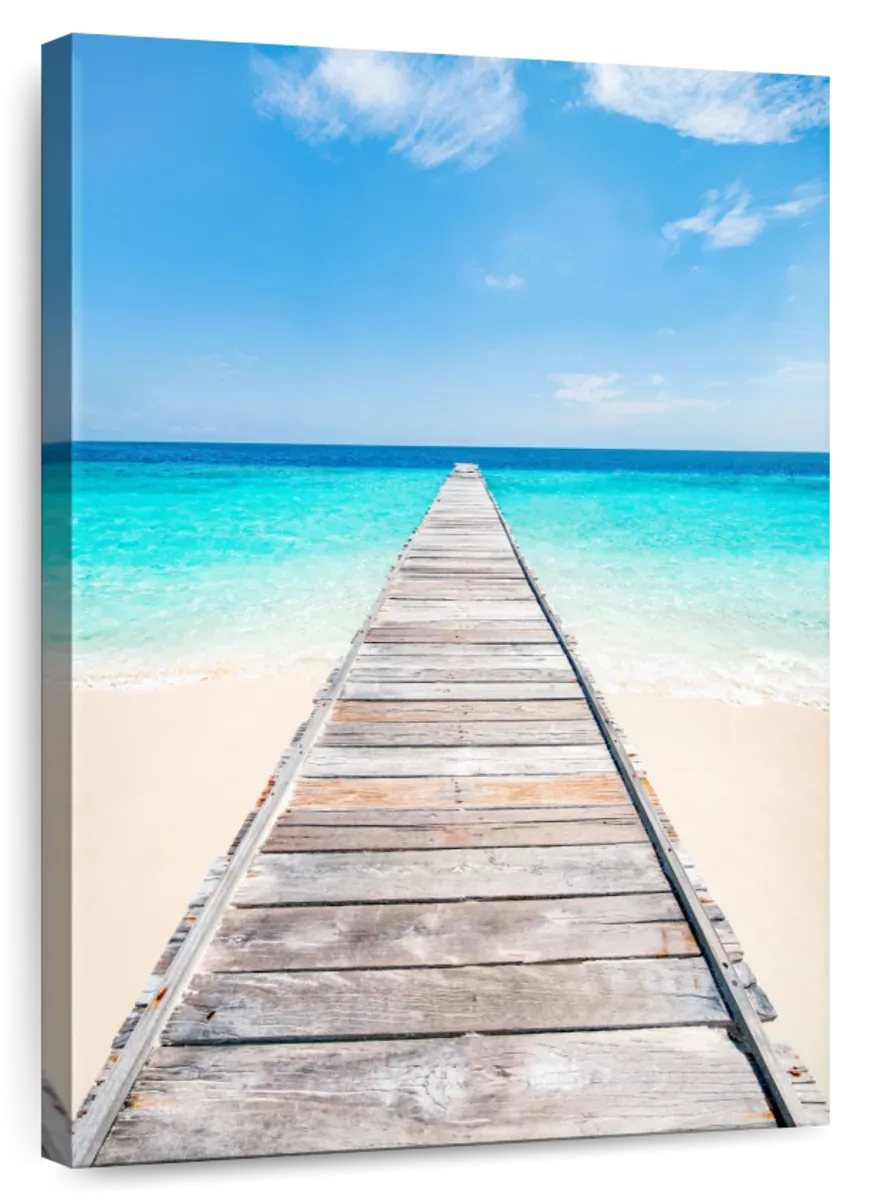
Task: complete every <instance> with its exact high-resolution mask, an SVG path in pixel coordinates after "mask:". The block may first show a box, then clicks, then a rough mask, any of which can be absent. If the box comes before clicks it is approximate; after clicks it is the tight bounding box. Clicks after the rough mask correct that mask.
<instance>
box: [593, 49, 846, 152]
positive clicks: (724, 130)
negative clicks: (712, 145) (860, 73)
mask: <svg viewBox="0 0 871 1200" xmlns="http://www.w3.org/2000/svg"><path fill="white" fill-rule="evenodd" d="M581 69H582V70H583V71H584V72H585V74H586V83H585V87H584V94H585V97H586V99H587V101H588V102H590V103H592V104H595V105H598V106H599V107H600V108H606V109H610V110H611V111H612V112H618V113H623V114H624V115H625V116H628V117H637V118H638V119H639V120H641V121H647V122H649V123H651V124H656V125H665V126H667V127H668V128H669V129H674V130H676V132H677V133H679V134H680V135H681V136H682V137H694V138H700V139H703V140H705V141H709V142H752V143H755V144H757V145H760V144H764V143H766V142H794V141H796V139H797V138H798V137H799V136H800V135H801V134H802V133H804V132H805V131H806V130H808V129H814V128H817V127H818V126H821V125H827V124H828V121H829V84H828V80H827V79H825V78H822V77H819V76H809V75H756V74H749V73H747V72H744V71H697V70H693V71H689V70H677V69H670V68H665V67H612V66H590V67H584V68H581Z"/></svg>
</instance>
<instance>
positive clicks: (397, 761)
mask: <svg viewBox="0 0 871 1200" xmlns="http://www.w3.org/2000/svg"><path fill="white" fill-rule="evenodd" d="M610 763H611V756H610V755H609V753H608V750H607V748H606V747H605V745H604V744H603V743H601V742H600V743H599V744H598V745H592V746H516V747H511V746H504V747H503V746H500V747H498V748H490V747H486V746H459V747H456V746H444V747H431V746H415V747H413V748H410V749H405V748H401V747H393V746H390V747H385V746H372V747H365V748H357V747H353V746H348V747H343V746H324V745H322V744H320V743H319V744H318V745H316V746H314V747H313V748H312V749H311V750H310V751H309V754H308V757H307V758H306V761H305V767H304V774H305V776H306V777H308V778H315V779H317V778H324V777H325V776H330V777H332V778H335V779H340V778H345V777H352V776H353V777H356V778H358V779H360V778H371V777H372V776H375V777H380V778H390V776H396V775H407V776H433V775H458V776H461V775H576V774H582V773H583V772H584V771H602V770H604V769H605V768H607V767H608V766H609V765H610Z"/></svg>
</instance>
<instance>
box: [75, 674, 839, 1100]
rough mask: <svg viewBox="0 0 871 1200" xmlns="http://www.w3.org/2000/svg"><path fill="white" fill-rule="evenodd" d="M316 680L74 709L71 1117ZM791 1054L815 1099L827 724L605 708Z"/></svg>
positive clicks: (620, 697) (823, 995) (617, 705)
mask: <svg viewBox="0 0 871 1200" xmlns="http://www.w3.org/2000/svg"><path fill="white" fill-rule="evenodd" d="M328 669H329V664H327V663H326V662H324V661H318V660H310V661H304V662H302V663H298V664H296V665H295V666H294V668H293V669H292V670H289V671H287V672H286V673H279V674H275V675H271V676H266V677H263V678H238V677H227V678H222V679H215V680H210V681H206V682H202V683H196V684H189V685H179V686H173V687H166V688H161V689H154V690H137V689H114V690H100V689H90V688H77V689H76V691H75V694H74V741H73V763H74V811H75V831H74V878H75V892H74V905H73V919H74V996H73V1007H74V1062H73V1093H74V1094H73V1096H72V1097H69V1098H68V1097H64V1099H65V1100H69V1101H71V1102H72V1103H73V1104H76V1105H77V1104H78V1103H80V1101H81V1100H82V1098H83V1097H84V1095H85V1093H86V1092H87V1089H88V1087H89V1086H90V1084H91V1082H92V1080H93V1078H94V1076H95V1075H96V1074H97V1072H98V1071H99V1069H100V1067H101V1066H102V1064H103V1062H104V1060H105V1058H106V1055H107V1053H108V1050H109V1045H110V1042H111V1040H112V1037H113V1036H114V1034H115V1032H116V1030H117V1029H118V1027H119V1025H120V1024H121V1022H122V1021H123V1020H124V1018H125V1016H126V1015H127V1013H128V1012H129V1010H130V1008H131V1006H132V1004H133V1002H134V1000H135V998H136V996H137V995H138V994H139V992H140V991H141V989H142V987H143V985H144V984H145V982H146V981H147V978H148V976H149V974H150V972H151V969H152V966H153V964H154V962H155V960H156V959H157V957H158V955H159V954H160V952H161V950H162V949H163V946H164V945H165V943H166V940H167V938H168V937H169V935H170V933H171V932H172V930H173V929H174V927H175V925H176V923H177V922H178V919H179V917H180V916H181V914H182V912H183V911H184V908H185V907H186V904H187V901H188V899H189V898H190V896H191V895H192V893H193V892H194V891H195V890H196V888H197V885H198V883H199V881H200V880H201V879H202V877H203V875H204V874H205V873H206V871H207V869H208V867H209V865H210V864H211V862H212V860H213V859H214V858H215V856H216V855H218V854H220V853H222V852H223V851H224V850H225V849H226V848H227V846H228V845H229V843H230V842H231V841H232V839H233V837H234V835H235V833H236V831H237V829H238V827H239V826H240V824H241V823H242V821H243V820H244V818H245V816H246V815H247V813H248V812H249V811H250V809H251V807H252V806H253V803H254V801H255V800H256V798H257V796H258V795H259V793H260V791H261V789H262V788H263V786H264V784H265V782H266V780H267V778H268V777H269V775H270V773H271V772H272V769H273V767H274V765H275V762H276V760H277V759H278V757H279V755H280V753H281V751H282V750H283V748H284V747H285V746H286V744H287V743H288V741H289V740H290V738H291V737H292V735H293V733H294V731H295V729H296V728H297V726H298V725H299V723H300V722H301V721H303V720H305V719H306V718H307V716H308V714H309V712H310V709H311V704H312V699H313V696H314V693H315V692H316V690H317V689H318V688H319V687H320V686H321V684H322V683H323V681H324V678H325V676H326V673H327V671H328ZM609 703H610V705H611V708H612V711H613V713H614V716H615V717H616V719H617V720H618V721H619V722H620V723H621V724H622V725H623V727H624V729H625V730H626V733H627V736H628V738H629V739H630V741H631V742H632V743H633V744H634V745H635V747H636V748H637V749H638V750H639V752H640V753H641V755H642V757H643V759H644V762H645V764H646V766H647V768H648V772H649V775H650V778H651V781H652V782H653V784H654V786H655V787H656V789H657V792H658V793H659V796H660V798H661V800H662V802H663V804H664V805H665V807H666V810H667V811H668V813H669V816H670V817H671V819H672V821H673V822H674V824H675V825H676V827H677V829H678V831H679V833H680V835H681V839H682V841H683V842H684V844H685V845H686V847H687V849H688V850H689V852H690V853H691V854H692V855H693V856H694V858H695V860H696V863H697V865H698V867H699V869H700V871H701V872H702V874H703V875H704V877H705V878H706V881H707V883H708V885H709V887H710V889H711V892H712V894H713V896H714V898H715V899H716V900H717V902H718V903H719V904H720V905H721V906H722V907H723V909H724V910H725V912H726V915H727V916H728V917H729V919H730V921H731V922H732V924H733V926H734V928H735V930H736V932H737V934H738V936H739V938H740V939H741V941H742V943H743V945H744V948H745V952H746V955H747V959H748V962H749V963H750V965H751V966H752V967H753V969H754V971H755V972H756V974H757V976H758V978H759V981H760V983H761V984H762V986H763V987H764V988H765V990H766V991H767V992H768V994H769V996H770V998H771V1000H772V1001H773V1003H774V1004H775V1006H776V1008H777V1009H778V1012H779V1014H780V1015H779V1018H778V1020H777V1022H776V1023H775V1024H774V1025H773V1026H770V1027H769V1032H770V1034H771V1036H772V1037H773V1038H774V1039H775V1040H781V1041H787V1042H790V1043H792V1044H793V1045H794V1046H795V1047H796V1048H797V1049H798V1050H799V1051H800V1053H801V1054H802V1056H803V1057H804V1059H805V1060H806V1061H807V1062H808V1063H809V1065H810V1067H811V1069H812V1070H813V1071H814V1072H815V1074H816V1075H817V1078H818V1079H819V1080H820V1082H821V1084H822V1086H823V1088H824V1089H825V1090H826V1091H827V1090H828V1029H827V1026H828V992H827V985H828V978H827V966H828V964H827V953H828V936H827V934H828V928H827V919H828V875H827V822H828V714H827V713H825V712H822V711H819V710H817V709H812V708H803V707H791V706H786V705H764V706H759V707H752V708H738V707H734V706H731V705H727V704H722V703H719V702H716V701H707V700H675V699H668V698H665V697H662V696H658V695H655V694H652V693H638V694H629V693H619V694H616V695H613V696H610V697H609Z"/></svg>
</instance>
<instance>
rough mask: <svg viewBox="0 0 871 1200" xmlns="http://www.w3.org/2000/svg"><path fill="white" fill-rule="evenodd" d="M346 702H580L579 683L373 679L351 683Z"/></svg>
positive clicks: (343, 697) (346, 689)
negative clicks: (413, 681) (429, 681)
mask: <svg viewBox="0 0 871 1200" xmlns="http://www.w3.org/2000/svg"><path fill="white" fill-rule="evenodd" d="M342 699H343V700H390V701H393V702H396V701H402V700H414V701H416V700H426V701H436V700H493V701H499V700H503V701H504V700H580V699H583V692H582V691H581V689H580V687H579V686H578V684H577V683H571V682H570V683H552V682H550V681H549V680H542V681H540V682H527V683H513V682H511V681H510V680H509V681H508V682H507V683H486V682H484V681H482V682H480V683H468V682H463V681H462V680H461V681H460V682H458V683H402V682H394V681H392V680H388V681H384V682H379V681H378V680H374V679H367V680H362V681H360V682H355V681H351V682H349V683H346V684H345V686H344V688H343V689H342Z"/></svg>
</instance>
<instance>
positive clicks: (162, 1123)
mask: <svg viewBox="0 0 871 1200" xmlns="http://www.w3.org/2000/svg"><path fill="white" fill-rule="evenodd" d="M240 1096H244V1097H245V1103H244V1104H240V1102H239V1097H240ZM766 1127H767V1128H771V1127H774V1118H773V1116H772V1113H771V1110H770V1108H769V1106H768V1104H767V1102H766V1100H765V1096H764V1094H763V1092H762V1089H761V1088H760V1086H759V1083H758V1081H757V1079H756V1076H755V1074H754V1073H753V1070H752V1068H751V1067H750V1065H749V1063H748V1062H747V1060H746V1058H745V1057H744V1055H743V1054H741V1053H740V1051H738V1050H737V1049H736V1047H735V1045H734V1043H732V1042H731V1041H730V1039H729V1037H728V1035H727V1034H726V1032H725V1030H723V1029H719V1028H714V1029H709V1028H705V1027H701V1028H700V1027H692V1028H684V1029H645V1030H635V1031H626V1030H621V1031H608V1032H590V1033H560V1034H526V1035H522V1034H521V1035H508V1036H488V1037H480V1036H477V1035H469V1036H466V1037H452V1038H444V1039H441V1038H437V1039H425V1040H423V1041H420V1040H417V1041H414V1040H412V1041H391V1042H377V1041H375V1042H351V1043H344V1044H332V1045H331V1044H327V1045H272V1046H270V1045H265V1046H232V1047H220V1048H218V1047H199V1046H198V1047H193V1046H190V1047H162V1048H159V1049H157V1050H156V1051H155V1052H154V1054H153V1055H152V1058H151V1060H150V1061H149V1063H148V1065H147V1067H146V1068H145V1070H144V1071H143V1072H142V1075H141V1076H140V1078H139V1080H138V1081H137V1084H136V1088H135V1090H134V1092H133V1094H132V1096H131V1098H130V1104H129V1106H128V1107H127V1108H126V1109H124V1111H123V1112H122V1113H121V1114H120V1116H119V1118H118V1121H117V1123H116V1126H115V1128H114V1130H113V1132H112V1135H111V1137H110V1138H109V1139H108V1141H107V1142H106V1145H105V1146H104V1147H103V1150H102V1152H101V1154H100V1157H99V1159H98V1162H99V1163H101V1164H106V1165H109V1164H112V1163H124V1162H160V1161H165V1160H184V1159H190V1160H196V1159H207V1158H226V1157H229V1156H233V1157H236V1156H239V1157H243V1156H244V1157H255V1156H258V1155H275V1154H304V1153H311V1152H315V1151H330V1150H353V1149H376V1148H380V1147H399V1146H438V1145H446V1144H452V1145H461V1144H471V1143H475V1142H515V1141H525V1140H535V1139H540V1138H576V1137H602V1136H607V1135H626V1134H646V1133H676V1132H680V1131H698V1130H712V1129H739V1128H743V1129H748V1128H749V1129H754V1128H756V1129H758V1128H766Z"/></svg>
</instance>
